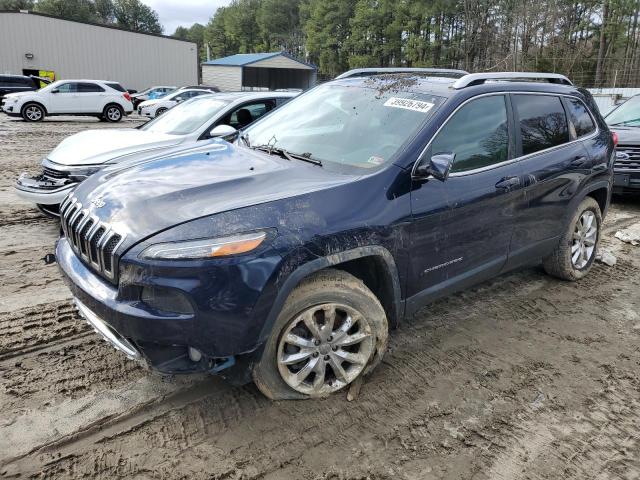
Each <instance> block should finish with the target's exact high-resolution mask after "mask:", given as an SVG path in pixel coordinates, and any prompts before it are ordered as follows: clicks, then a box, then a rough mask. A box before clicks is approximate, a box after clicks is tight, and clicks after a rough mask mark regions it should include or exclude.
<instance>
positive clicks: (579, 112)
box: [567, 98, 596, 138]
mask: <svg viewBox="0 0 640 480" xmlns="http://www.w3.org/2000/svg"><path fill="white" fill-rule="evenodd" d="M567 106H568V108H569V117H570V118H571V123H572V124H573V128H574V129H575V137H576V138H580V137H584V136H586V135H589V134H590V133H593V132H594V131H595V129H596V126H595V124H594V123H593V118H591V115H590V114H589V111H588V110H587V107H585V105H584V103H582V102H581V101H580V100H578V99H576V98H569V99H567Z"/></svg>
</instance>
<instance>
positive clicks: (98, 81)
mask: <svg viewBox="0 0 640 480" xmlns="http://www.w3.org/2000/svg"><path fill="white" fill-rule="evenodd" d="M58 82H95V83H117V84H120V82H119V81H117V80H96V79H95V78H63V79H60V80H56V81H55V82H53V83H58Z"/></svg>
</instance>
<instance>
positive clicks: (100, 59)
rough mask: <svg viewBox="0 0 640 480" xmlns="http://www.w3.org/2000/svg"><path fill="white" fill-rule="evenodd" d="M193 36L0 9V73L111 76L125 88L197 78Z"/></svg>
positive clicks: (187, 82) (182, 82) (192, 82)
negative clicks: (190, 38)
mask: <svg viewBox="0 0 640 480" xmlns="http://www.w3.org/2000/svg"><path fill="white" fill-rule="evenodd" d="M198 66H199V65H198V48H197V45H196V44H195V43H193V42H187V41H183V40H178V39H176V38H171V37H166V36H163V35H152V34H146V33H137V32H131V31H128V30H123V29H120V28H117V27H112V26H105V25H98V24H93V23H82V22H75V21H71V20H63V19H61V18H57V17H52V16H50V15H44V14H40V13H33V12H26V11H22V12H2V11H0V73H12V74H23V75H25V74H26V75H31V74H35V75H41V76H50V75H49V74H51V73H53V74H54V75H55V79H56V80H59V79H65V78H69V79H71V78H94V79H96V80H115V81H117V82H120V84H121V85H122V86H123V87H125V88H128V89H136V90H142V89H143V88H146V87H149V86H152V85H176V86H180V85H195V84H197V83H198Z"/></svg>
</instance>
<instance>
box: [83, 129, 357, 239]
mask: <svg viewBox="0 0 640 480" xmlns="http://www.w3.org/2000/svg"><path fill="white" fill-rule="evenodd" d="M354 178H356V177H354V176H348V175H338V174H336V173H332V172H329V171H327V170H325V169H324V168H322V167H319V166H316V165H312V164H309V163H306V162H303V161H299V160H292V161H289V160H284V159H281V158H280V157H277V156H269V155H267V154H262V153H257V152H253V151H251V150H249V149H247V148H244V147H238V146H234V145H231V144H229V143H227V142H225V141H223V140H214V141H212V142H211V143H209V144H208V145H207V146H206V147H199V148H197V149H195V150H194V149H193V148H192V149H190V150H185V153H184V154H182V155H180V154H176V153H175V152H174V154H173V155H170V156H166V157H162V158H156V159H154V160H150V161H147V162H143V163H141V162H138V163H136V164H134V165H132V166H123V165H115V166H112V167H109V168H106V169H104V170H102V171H100V172H99V173H97V174H95V175H93V176H92V177H90V178H89V179H88V180H86V181H84V182H83V183H81V184H80V186H79V187H78V188H77V189H76V190H75V192H74V197H76V198H77V199H78V201H79V202H80V203H81V204H82V205H83V206H84V207H85V208H88V209H89V210H90V211H91V213H92V214H94V215H95V216H96V217H98V219H100V220H101V221H103V222H105V223H107V224H109V225H110V226H111V227H112V228H113V230H114V231H116V232H117V233H119V234H120V235H124V236H125V237H126V240H125V246H126V247H127V248H128V247H130V246H131V245H133V244H134V243H137V242H138V241H140V240H143V239H145V238H147V237H149V236H150V235H153V234H155V233H158V232H160V231H162V230H165V229H167V228H169V227H172V226H175V225H178V224H181V223H184V222H187V221H190V220H195V219H197V218H201V217H206V216H209V215H213V214H216V213H220V212H224V211H228V210H234V209H237V208H242V207H247V206H250V205H256V204H261V203H265V202H269V201H274V200H279V199H283V198H290V197H293V196H297V195H302V194H305V193H309V192H312V191H316V190H320V189H325V188H331V187H334V186H338V185H341V184H344V183H346V182H349V181H352V180H353V179H354Z"/></svg>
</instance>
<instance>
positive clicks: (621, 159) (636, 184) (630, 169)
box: [605, 95, 640, 194]
mask: <svg viewBox="0 0 640 480" xmlns="http://www.w3.org/2000/svg"><path fill="white" fill-rule="evenodd" d="M605 120H606V122H607V124H608V125H609V127H610V128H611V129H612V130H613V131H614V132H615V134H616V135H617V136H618V146H617V148H616V163H615V165H614V167H613V171H614V173H615V181H614V184H613V191H614V193H623V194H626V193H635V194H640V95H636V96H634V97H631V98H630V99H628V100H627V101H626V102H624V103H622V104H621V105H619V106H618V107H616V108H615V109H614V110H612V111H611V112H609V113H608V114H607V116H606V117H605Z"/></svg>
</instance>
